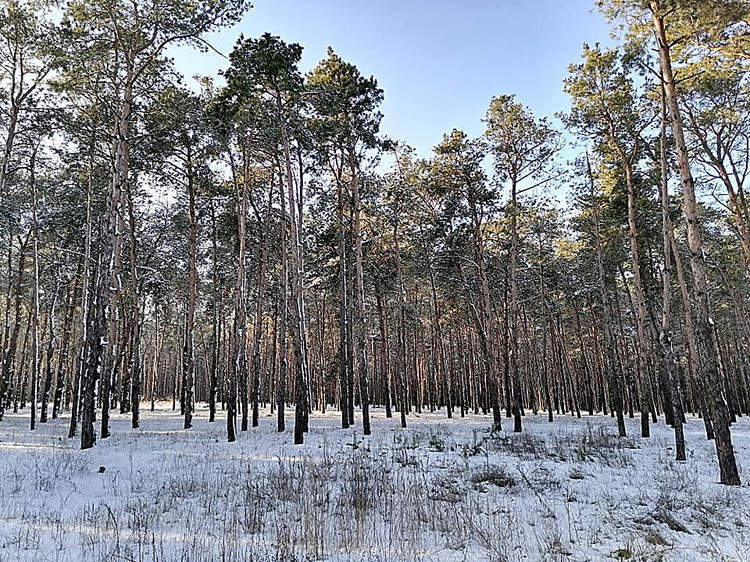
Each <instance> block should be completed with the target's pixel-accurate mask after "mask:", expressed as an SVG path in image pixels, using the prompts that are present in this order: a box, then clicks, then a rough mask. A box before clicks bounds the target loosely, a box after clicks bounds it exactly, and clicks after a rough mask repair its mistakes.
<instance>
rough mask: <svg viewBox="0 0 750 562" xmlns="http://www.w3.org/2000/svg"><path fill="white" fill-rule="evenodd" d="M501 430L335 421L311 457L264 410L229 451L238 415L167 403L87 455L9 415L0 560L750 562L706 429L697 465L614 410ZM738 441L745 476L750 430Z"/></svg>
mask: <svg viewBox="0 0 750 562" xmlns="http://www.w3.org/2000/svg"><path fill="white" fill-rule="evenodd" d="M290 423H291V420H290ZM490 423H491V419H490V418H489V417H484V416H469V417H467V418H465V419H463V420H462V419H453V420H448V419H446V418H445V417H444V415H443V414H441V413H435V414H423V415H422V416H419V417H415V416H411V418H410V420H409V424H410V425H409V428H408V429H406V430H401V429H400V427H399V425H398V420H397V419H392V420H388V419H385V417H384V415H383V413H382V412H380V411H376V413H375V415H374V418H373V431H374V435H373V436H372V437H370V438H363V437H362V435H361V430H360V429H359V428H356V427H355V428H353V429H349V430H346V431H343V430H341V429H338V416H337V413H336V412H334V413H332V414H331V415H326V416H320V415H316V416H313V417H312V419H311V432H310V434H309V435H308V437H307V443H306V444H305V445H304V446H302V447H295V446H293V445H291V444H290V441H291V435H289V434H285V435H278V434H276V433H275V431H274V429H275V420H274V419H273V418H271V417H270V416H266V417H264V418H263V419H262V420H261V427H260V428H256V429H254V430H251V431H249V432H247V433H244V434H242V435H241V436H240V438H239V440H238V442H236V443H234V444H229V443H226V442H225V439H224V434H223V431H224V423H223V421H219V422H217V423H214V424H208V423H207V421H206V415H205V411H201V412H199V415H198V416H197V419H196V421H195V427H194V428H193V429H191V430H189V431H184V430H182V429H180V428H181V419H180V417H179V416H178V415H176V414H174V413H172V412H171V411H169V410H168V409H167V408H166V406H165V407H163V408H162V409H159V410H158V411H157V412H155V413H153V414H152V413H149V412H144V413H143V422H142V429H141V430H137V431H133V430H131V429H129V421H128V419H127V418H126V417H119V416H117V415H115V417H114V420H113V436H112V437H111V438H109V439H106V440H103V441H101V442H100V443H99V444H98V445H97V446H96V448H95V449H93V450H90V451H84V452H82V451H79V450H78V441H77V440H74V441H68V440H67V439H66V437H65V435H66V428H67V420H66V419H62V420H55V421H52V422H50V423H49V424H46V425H42V426H41V427H40V429H39V430H38V431H37V432H35V433H30V432H29V431H28V430H27V426H26V424H27V420H26V417H21V416H13V415H11V416H7V417H6V420H5V421H3V422H1V423H0V562H5V561H13V562H22V561H32V560H33V561H59V562H64V561H68V562H79V561H81V562H82V561H107V562H109V561H132V562H140V561H154V562H157V561H158V562H178V561H180V562H199V561H206V562H209V561H211V562H213V561H217V560H221V561H225V562H245V561H259V562H260V561H279V562H282V561H283V562H286V561H307V560H331V561H399V560H403V561H412V560H419V561H438V560H439V561H452V560H455V561H463V560H491V561H516V560H519V561H520V560H545V561H568V560H570V561H584V560H592V561H594V560H631V561H635V560H642V561H651V560H665V561H666V560H681V561H686V562H687V561H691V562H692V561H698V560H707V561H713V560H716V561H738V562H744V561H748V560H750V488H748V486H747V485H746V486H743V487H740V488H728V487H723V486H720V485H718V484H716V467H715V460H714V452H713V444H712V443H709V442H706V441H705V439H704V438H703V436H702V433H701V432H702V425H701V422H700V421H699V420H690V421H689V423H688V426H687V432H686V433H687V438H688V451H689V453H688V462H687V463H686V464H677V463H675V462H674V461H673V460H672V450H671V444H672V441H671V439H672V437H671V433H670V431H669V430H668V428H665V427H664V426H663V424H659V425H657V426H655V427H654V437H652V438H651V439H649V440H641V439H638V438H637V437H631V438H627V439H618V438H617V437H616V435H615V433H614V424H613V422H612V420H610V419H609V418H605V417H601V416H595V417H592V418H586V417H584V418H583V419H581V420H576V419H574V418H570V417H558V418H557V419H556V421H555V423H553V424H548V423H547V422H546V416H542V415H540V416H539V417H534V416H530V415H529V416H527V417H526V418H525V429H524V433H522V434H509V433H504V432H495V433H492V432H490V431H489V426H490ZM508 425H509V424H506V429H507V427H508ZM628 430H629V431H630V434H631V435H637V423H634V421H632V420H629V426H628ZM734 439H735V447H736V449H737V454H738V461H739V463H740V464H741V466H742V468H743V469H744V473H743V481H744V482H747V481H748V479H749V478H748V473H749V472H750V422H749V421H748V420H745V419H741V420H740V421H739V422H738V423H737V424H736V425H735V427H734ZM100 466H103V467H105V470H104V472H102V473H100V472H99V470H100Z"/></svg>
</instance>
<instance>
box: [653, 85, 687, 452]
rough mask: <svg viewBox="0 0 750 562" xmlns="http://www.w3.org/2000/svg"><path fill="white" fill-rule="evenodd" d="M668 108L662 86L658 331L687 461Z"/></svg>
mask: <svg viewBox="0 0 750 562" xmlns="http://www.w3.org/2000/svg"><path fill="white" fill-rule="evenodd" d="M666 143H667V111H666V102H665V99H664V89H663V88H662V114H661V142H660V143H659V144H660V165H661V190H660V191H661V220H662V236H663V243H664V246H663V247H664V269H663V271H662V313H661V330H660V331H659V344H660V346H661V350H662V352H661V359H662V364H661V369H662V372H663V373H664V377H665V378H666V379H667V382H668V384H669V392H670V395H671V396H670V397H671V401H670V402H671V406H672V425H673V427H674V437H675V451H676V458H677V460H678V461H684V460H686V457H685V432H684V431H683V428H682V418H683V410H682V397H681V396H680V387H679V381H680V378H679V375H678V373H677V359H676V357H675V353H674V347H673V346H672V329H671V316H672V282H671V276H672V259H671V255H672V244H671V238H672V220H671V219H670V218H669V181H668V172H667V170H668V166H669V164H668V162H667V147H666Z"/></svg>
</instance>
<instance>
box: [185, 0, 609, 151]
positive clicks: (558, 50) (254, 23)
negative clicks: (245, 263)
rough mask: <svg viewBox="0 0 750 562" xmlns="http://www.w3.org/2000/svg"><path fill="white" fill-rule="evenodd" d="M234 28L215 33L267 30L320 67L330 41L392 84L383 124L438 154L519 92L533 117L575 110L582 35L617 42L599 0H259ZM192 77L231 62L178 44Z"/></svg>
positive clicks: (230, 35) (230, 38) (221, 42)
mask: <svg viewBox="0 0 750 562" xmlns="http://www.w3.org/2000/svg"><path fill="white" fill-rule="evenodd" d="M254 4H255V7H254V8H253V9H252V10H251V11H249V12H248V13H247V14H246V16H245V17H244V18H243V20H242V21H241V22H240V23H239V24H238V25H236V26H235V27H233V28H231V29H222V30H221V31H220V32H219V33H215V34H213V35H210V36H208V37H207V39H208V40H209V41H210V43H211V44H212V45H213V46H214V47H215V48H216V49H218V50H219V51H221V52H222V53H224V54H228V53H229V52H230V51H231V49H232V46H233V44H234V42H235V41H236V39H237V37H238V36H239V34H240V33H242V34H244V35H245V36H246V37H257V36H259V35H261V34H263V33H264V32H266V31H268V32H271V33H272V34H274V35H279V36H281V37H282V39H284V40H285V41H287V42H289V43H299V44H301V45H302V46H303V47H304V48H305V50H304V53H303V59H302V63H301V65H300V68H301V70H302V71H303V72H307V71H308V70H310V69H312V68H313V67H314V66H315V65H316V64H317V63H318V62H319V61H320V60H321V59H323V58H325V57H326V49H327V48H328V46H329V45H330V46H332V47H333V48H334V50H335V51H336V52H337V53H338V54H339V55H340V56H341V57H343V58H344V59H345V60H347V61H348V62H351V63H353V64H355V65H357V67H358V68H359V70H360V72H361V73H362V74H364V75H366V76H371V75H372V76H374V77H375V78H376V79H377V80H378V82H379V85H380V87H381V88H383V89H384V90H385V101H384V102H383V105H382V109H381V110H382V113H383V114H384V118H383V121H382V124H381V132H382V133H383V134H384V135H387V136H388V137H390V138H393V139H396V140H401V141H405V142H406V143H408V144H410V145H411V146H413V147H415V148H416V149H417V152H418V154H419V155H420V156H423V157H427V156H429V155H430V154H431V149H432V147H433V146H434V145H436V144H437V143H438V142H440V140H441V138H442V135H443V134H444V133H446V132H449V131H450V130H451V129H453V128H458V129H461V130H463V131H465V132H467V133H468V134H469V135H470V136H479V135H481V134H482V132H483V130H484V127H483V124H482V122H481V119H482V118H483V117H484V114H485V112H486V110H487V107H488V106H489V102H490V99H491V98H492V97H493V96H497V95H503V94H515V95H516V99H517V101H519V102H521V103H523V104H524V105H526V106H528V107H529V108H530V109H531V110H532V111H533V112H534V114H535V115H538V116H548V117H551V118H552V117H553V116H554V114H555V113H556V112H559V111H565V110H567V109H568V108H569V102H568V99H567V96H566V95H565V94H564V93H563V91H562V82H563V78H564V77H565V76H566V73H567V67H568V65H569V64H570V63H574V62H578V61H579V60H580V54H581V50H582V45H583V43H584V42H586V43H589V44H594V43H596V42H600V43H608V42H609V26H608V24H607V23H606V21H605V20H604V18H603V17H602V16H601V14H599V13H598V12H597V11H596V10H595V9H594V8H593V4H594V2H593V0H450V1H449V0H373V1H367V0H255V2H254ZM170 54H171V55H172V56H174V57H175V62H176V65H177V67H178V69H179V70H180V71H181V72H182V73H183V74H184V75H186V76H187V77H190V76H193V75H195V74H201V75H216V74H217V72H218V70H219V69H222V68H225V67H226V66H227V61H226V60H225V59H223V58H222V57H220V56H219V55H217V54H214V53H205V54H204V53H197V52H195V51H194V50H191V49H187V48H179V49H176V50H174V51H173V52H171V53H170Z"/></svg>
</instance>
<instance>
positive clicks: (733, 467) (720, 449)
mask: <svg viewBox="0 0 750 562" xmlns="http://www.w3.org/2000/svg"><path fill="white" fill-rule="evenodd" d="M650 7H651V11H652V13H653V26H654V33H655V35H656V40H657V43H658V48H659V62H660V66H661V72H662V77H663V84H664V91H665V94H666V101H667V107H668V108H669V113H670V117H671V125H672V132H673V134H674V139H675V147H676V150H677V163H678V168H679V172H680V179H681V185H682V194H683V212H684V213H685V221H686V223H687V235H688V246H689V248H690V266H691V269H692V271H693V290H694V291H695V303H696V307H697V310H696V313H697V323H696V324H697V325H696V328H697V330H696V332H697V336H698V337H697V344H698V359H699V361H700V363H699V373H700V376H701V378H702V379H704V380H705V383H706V391H707V394H708V403H709V411H710V414H711V421H712V423H713V428H714V434H715V443H716V453H717V456H718V459H719V472H720V481H721V483H722V484H728V485H733V486H739V485H740V484H741V481H740V475H739V471H738V470H737V461H736V459H735V455H734V448H733V446H732V434H731V431H730V428H729V413H728V411H727V405H726V402H725V401H724V396H723V393H722V387H721V379H720V375H719V369H718V363H717V358H716V354H715V334H714V322H713V320H712V318H711V312H710V307H709V300H708V281H707V278H706V264H705V258H704V256H703V241H702V238H701V230H700V219H699V217H698V205H697V202H696V199H695V183H694V181H693V175H692V172H691V170H690V160H689V158H688V152H687V145H686V143H685V135H684V132H683V128H682V116H681V115H680V109H679V105H678V101H677V85H676V82H675V79H674V74H673V71H672V60H671V53H670V41H669V39H667V31H666V26H665V22H664V17H665V15H664V10H663V7H662V2H661V0H650Z"/></svg>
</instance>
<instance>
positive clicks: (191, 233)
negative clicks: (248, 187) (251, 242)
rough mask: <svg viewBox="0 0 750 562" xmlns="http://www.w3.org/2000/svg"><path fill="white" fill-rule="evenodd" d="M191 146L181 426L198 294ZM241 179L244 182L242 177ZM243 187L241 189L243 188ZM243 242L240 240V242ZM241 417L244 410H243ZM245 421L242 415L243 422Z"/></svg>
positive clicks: (189, 411) (188, 402) (192, 366)
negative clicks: (183, 393)
mask: <svg viewBox="0 0 750 562" xmlns="http://www.w3.org/2000/svg"><path fill="white" fill-rule="evenodd" d="M191 148H192V147H191V146H190V144H189V143H188V146H187V152H186V159H187V178H186V179H187V188H188V219H189V226H188V294H187V313H186V318H185V347H184V349H183V352H182V388H183V389H184V392H185V421H184V424H183V428H184V429H190V428H191V427H193V412H194V411H195V370H196V361H195V301H196V299H197V297H198V218H197V216H196V212H195V205H196V197H197V194H196V187H195V178H194V177H193V176H194V174H193V162H192V159H193V154H192V149H191ZM244 181H247V180H246V179H245V180H244ZM244 189H245V188H243V190H244ZM243 243H244V242H240V244H243ZM243 416H244V413H243ZM244 423H246V422H245V421H244V417H243V424H244Z"/></svg>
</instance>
